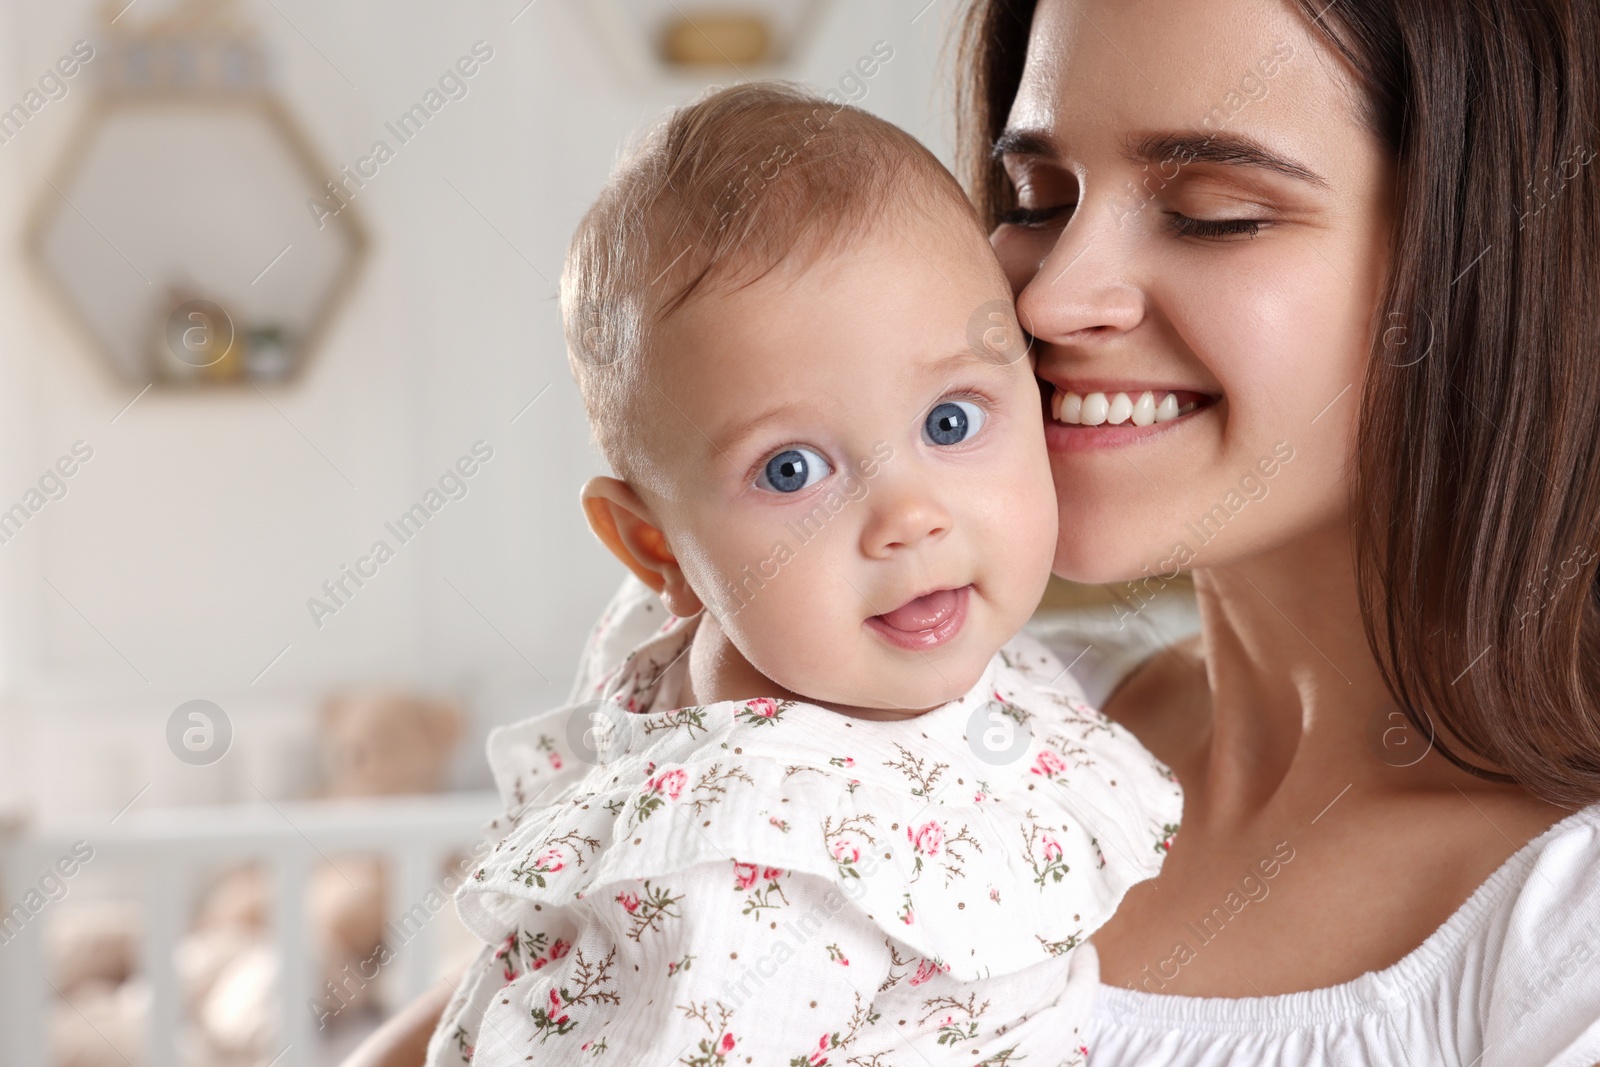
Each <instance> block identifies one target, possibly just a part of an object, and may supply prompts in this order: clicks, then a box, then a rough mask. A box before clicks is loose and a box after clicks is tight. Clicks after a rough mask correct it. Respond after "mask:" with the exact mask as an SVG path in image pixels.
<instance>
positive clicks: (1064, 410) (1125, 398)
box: [1050, 390, 1199, 426]
mask: <svg viewBox="0 0 1600 1067" xmlns="http://www.w3.org/2000/svg"><path fill="white" fill-rule="evenodd" d="M1197 407H1199V404H1198V403H1197V402H1196V401H1192V400H1191V401H1190V402H1189V403H1187V404H1184V405H1181V406H1180V405H1179V404H1178V395H1177V394H1176V393H1168V394H1166V395H1165V396H1163V397H1162V398H1161V402H1160V403H1157V402H1156V397H1155V394H1154V393H1151V392H1144V393H1140V394H1139V395H1138V397H1137V398H1134V397H1130V396H1129V395H1128V394H1127V393H1112V394H1111V395H1110V396H1109V397H1108V396H1106V394H1105V393H1089V394H1088V395H1087V396H1084V395H1081V394H1078V393H1063V392H1061V391H1059V390H1057V391H1056V392H1055V394H1054V395H1052V397H1051V398H1050V414H1052V415H1053V416H1055V420H1056V421H1057V422H1064V423H1066V424H1067V425H1069V426H1099V425H1101V424H1102V423H1103V424H1105V425H1107V426H1121V425H1122V424H1123V423H1125V422H1132V423H1133V424H1134V425H1135V426H1149V425H1151V424H1152V423H1157V422H1171V421H1172V420H1173V419H1175V418H1177V417H1178V416H1179V415H1187V414H1189V412H1191V411H1193V410H1194V409H1195V408H1197Z"/></svg>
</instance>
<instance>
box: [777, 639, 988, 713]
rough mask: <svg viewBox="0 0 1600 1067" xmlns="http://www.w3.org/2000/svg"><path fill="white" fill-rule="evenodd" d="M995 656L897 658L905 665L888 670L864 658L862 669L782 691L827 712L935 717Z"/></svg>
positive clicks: (975, 680)
mask: <svg viewBox="0 0 1600 1067" xmlns="http://www.w3.org/2000/svg"><path fill="white" fill-rule="evenodd" d="M993 655H994V653H993V652H991V653H989V655H986V656H983V657H981V658H980V657H977V656H975V655H973V654H971V653H967V654H963V655H960V656H946V657H940V656H931V655H919V654H917V653H897V655H896V656H895V657H894V658H895V659H898V660H900V661H901V662H890V663H888V664H884V663H883V662H882V657H879V656H872V657H866V658H867V659H868V660H869V662H868V663H864V664H862V665H861V666H860V667H859V668H856V669H853V670H847V671H845V672H840V671H838V670H832V671H828V672H827V673H826V674H819V675H818V676H816V677H803V678H795V679H793V684H785V685H784V688H785V689H788V690H789V691H790V692H793V693H795V694H796V695H798V696H800V697H801V698H802V699H805V700H808V701H810V702H812V703H815V704H820V705H823V706H824V707H832V708H838V709H849V710H860V711H868V712H884V713H885V714H884V716H883V717H885V718H889V717H894V716H893V714H892V713H896V712H898V713H901V714H905V713H907V712H925V711H931V710H933V709H934V708H937V707H939V706H941V705H943V704H948V703H950V702H951V701H953V700H959V699H961V698H962V697H964V696H966V695H967V693H969V692H971V690H972V687H973V686H975V685H977V684H978V679H980V678H982V677H983V672H984V669H985V668H986V667H988V665H989V660H990V659H992V658H993Z"/></svg>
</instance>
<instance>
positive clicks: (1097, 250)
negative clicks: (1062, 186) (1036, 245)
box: [1017, 208, 1145, 344]
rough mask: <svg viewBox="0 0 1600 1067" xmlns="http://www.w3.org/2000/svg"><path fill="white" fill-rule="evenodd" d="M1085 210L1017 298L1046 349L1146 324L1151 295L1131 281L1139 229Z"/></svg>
mask: <svg viewBox="0 0 1600 1067" xmlns="http://www.w3.org/2000/svg"><path fill="white" fill-rule="evenodd" d="M1099 214H1100V215H1104V216H1105V217H1104V218H1100V217H1096V215H1095V214H1094V213H1093V210H1092V208H1090V209H1088V210H1087V211H1086V210H1085V209H1080V211H1079V213H1078V214H1077V215H1075V216H1074V217H1073V218H1072V220H1071V221H1069V222H1068V223H1067V225H1066V226H1065V227H1064V228H1063V229H1062V231H1061V236H1060V237H1059V238H1058V239H1057V240H1056V243H1055V245H1054V246H1053V247H1052V248H1051V249H1050V250H1049V252H1048V253H1047V254H1046V255H1045V257H1044V258H1043V259H1042V260H1040V261H1039V265H1038V269H1037V271H1035V273H1034V275H1033V277H1032V278H1030V279H1029V280H1028V282H1027V284H1026V285H1024V286H1023V288H1022V291H1021V292H1020V293H1018V294H1017V319H1018V321H1020V322H1021V323H1022V328H1023V329H1025V330H1027V331H1028V333H1030V334H1031V335H1033V336H1034V337H1036V338H1038V339H1039V340H1040V341H1042V342H1044V343H1046V344H1072V343H1083V342H1092V341H1094V340H1096V339H1101V338H1105V339H1109V338H1110V337H1113V336H1117V335H1120V334H1124V333H1127V332H1128V331H1130V330H1132V329H1133V328H1134V327H1135V326H1137V325H1138V324H1139V323H1140V322H1141V321H1143V319H1144V316H1145V294H1144V292H1143V290H1142V289H1141V288H1140V287H1139V286H1138V285H1136V284H1134V282H1133V280H1132V279H1130V278H1129V277H1128V276H1127V266H1128V243H1129V241H1130V239H1131V237H1132V236H1133V235H1132V233H1131V232H1129V231H1131V230H1132V229H1134V227H1135V224H1134V223H1131V222H1124V221H1122V220H1121V219H1120V217H1116V216H1114V215H1111V214H1108V213H1106V212H1105V211H1104V209H1103V208H1102V209H1101V211H1100V213H1099Z"/></svg>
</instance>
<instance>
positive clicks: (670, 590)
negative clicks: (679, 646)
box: [582, 476, 702, 618]
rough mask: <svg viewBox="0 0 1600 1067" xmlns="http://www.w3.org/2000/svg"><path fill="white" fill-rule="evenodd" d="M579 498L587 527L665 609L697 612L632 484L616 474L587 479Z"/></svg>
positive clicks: (685, 613)
mask: <svg viewBox="0 0 1600 1067" xmlns="http://www.w3.org/2000/svg"><path fill="white" fill-rule="evenodd" d="M582 500H583V513H584V515H585V516H587V517H588V519H589V529H591V530H593V531H594V535H595V536H596V537H598V538H599V539H600V543H601V544H603V545H605V546H606V547H607V548H609V549H610V550H611V554H612V555H614V556H616V557H617V558H618V559H619V560H621V561H622V563H623V566H625V567H627V568H628V569H629V570H630V571H632V572H633V573H634V574H636V575H638V576H639V580H640V581H641V582H643V583H644V584H645V585H648V586H649V587H650V588H651V589H654V590H655V591H656V592H657V593H658V594H660V596H661V600H662V603H664V604H666V606H667V610H668V611H670V612H672V613H673V614H674V615H677V616H679V617H682V618H687V617H688V616H690V615H693V614H694V613H695V612H697V611H699V610H700V608H701V606H702V605H701V602H700V598H699V597H698V596H697V595H696V594H695V591H694V590H693V589H691V588H689V583H688V581H687V580H686V579H685V578H684V576H683V570H682V568H680V567H679V566H678V559H677V557H676V556H674V555H673V554H672V549H671V547H670V546H669V545H668V544H667V535H666V534H664V533H662V531H661V527H660V525H659V524H658V523H657V521H656V518H655V514H654V512H652V511H651V510H650V506H649V505H648V504H646V503H645V502H644V501H643V500H642V499H640V497H639V494H638V493H635V492H634V491H633V487H632V486H630V485H629V484H628V483H627V482H624V481H622V480H620V479H618V478H608V477H604V476H601V477H597V478H590V479H589V480H588V482H586V483H584V486H583V492H582Z"/></svg>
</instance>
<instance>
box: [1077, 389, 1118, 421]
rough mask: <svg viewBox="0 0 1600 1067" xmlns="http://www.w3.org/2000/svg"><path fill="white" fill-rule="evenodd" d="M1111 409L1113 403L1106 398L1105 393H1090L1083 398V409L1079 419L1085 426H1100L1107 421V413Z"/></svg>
mask: <svg viewBox="0 0 1600 1067" xmlns="http://www.w3.org/2000/svg"><path fill="white" fill-rule="evenodd" d="M1110 411H1111V405H1110V403H1108V402H1107V400H1106V394H1104V393H1090V394H1089V395H1088V396H1086V397H1084V398H1083V411H1082V412H1081V414H1080V415H1079V418H1078V421H1079V422H1081V423H1083V424H1084V425H1085V426H1099V425H1100V424H1101V423H1102V422H1105V421H1106V415H1107V414H1108V413H1109V412H1110Z"/></svg>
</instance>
